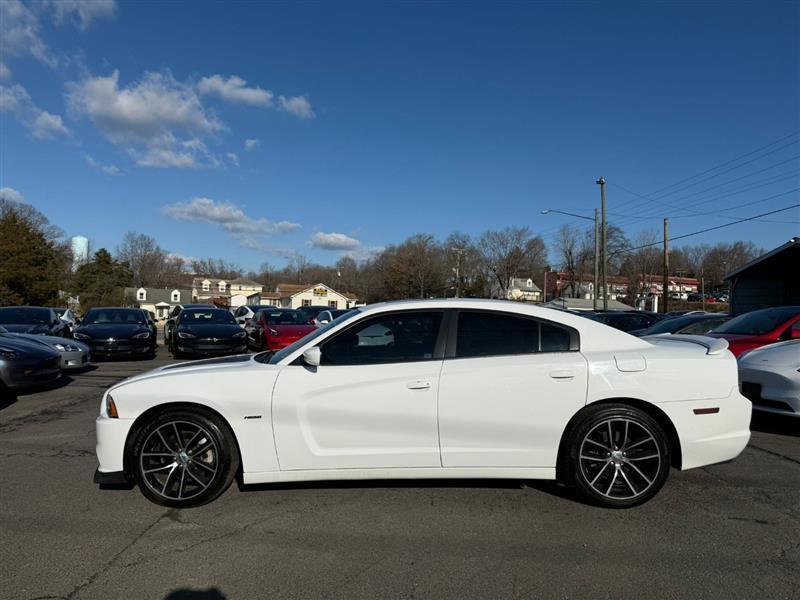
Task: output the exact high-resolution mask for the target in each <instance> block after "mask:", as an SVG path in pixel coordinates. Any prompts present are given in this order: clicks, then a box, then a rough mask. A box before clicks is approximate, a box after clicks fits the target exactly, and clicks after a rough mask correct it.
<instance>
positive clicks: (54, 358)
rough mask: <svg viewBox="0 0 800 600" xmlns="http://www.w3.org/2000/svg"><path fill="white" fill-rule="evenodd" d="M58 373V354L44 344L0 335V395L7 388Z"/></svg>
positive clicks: (37, 382)
mask: <svg viewBox="0 0 800 600" xmlns="http://www.w3.org/2000/svg"><path fill="white" fill-rule="evenodd" d="M60 376H61V354H59V353H58V352H57V351H56V350H54V349H52V348H49V347H48V346H46V345H44V344H38V343H36V342H31V341H27V340H25V339H23V338H16V337H14V336H11V335H1V336H0V398H3V397H4V396H5V395H6V394H8V393H9V391H10V390H16V389H19V388H25V387H31V386H36V385H41V384H43V383H49V382H51V381H55V380H56V379H58V378H59V377H60Z"/></svg>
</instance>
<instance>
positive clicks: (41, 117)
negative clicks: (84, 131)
mask: <svg viewBox="0 0 800 600" xmlns="http://www.w3.org/2000/svg"><path fill="white" fill-rule="evenodd" d="M32 131H33V137H35V138H38V139H40V140H43V139H47V138H52V137H55V136H57V135H69V129H67V127H66V125H64V121H62V120H61V116H60V115H54V114H51V113H49V112H47V111H46V110H43V111H41V112H40V113H39V114H38V115H37V116H36V118H35V119H34V120H33V126H32Z"/></svg>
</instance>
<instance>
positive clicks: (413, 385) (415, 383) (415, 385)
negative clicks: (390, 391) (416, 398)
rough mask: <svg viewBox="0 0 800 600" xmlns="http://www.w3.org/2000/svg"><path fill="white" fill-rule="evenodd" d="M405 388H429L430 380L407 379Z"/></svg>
mask: <svg viewBox="0 0 800 600" xmlns="http://www.w3.org/2000/svg"><path fill="white" fill-rule="evenodd" d="M406 388H408V389H409V390H429V389H431V382H430V381H422V380H417V381H409V382H408V383H407V384H406Z"/></svg>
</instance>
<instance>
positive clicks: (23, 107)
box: [0, 83, 70, 140]
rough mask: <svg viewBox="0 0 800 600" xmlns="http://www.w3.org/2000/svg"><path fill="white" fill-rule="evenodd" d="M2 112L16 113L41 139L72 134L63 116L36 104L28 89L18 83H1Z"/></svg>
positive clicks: (0, 108) (0, 106) (36, 136)
mask: <svg viewBox="0 0 800 600" xmlns="http://www.w3.org/2000/svg"><path fill="white" fill-rule="evenodd" d="M0 112H11V113H14V115H15V116H16V117H17V119H18V120H19V122H20V123H22V124H23V125H24V126H25V127H27V128H28V129H30V131H31V133H32V134H33V137H35V138H37V139H40V140H42V139H49V138H53V137H56V136H59V135H65V136H68V135H70V130H69V129H68V128H67V126H66V125H64V121H63V120H62V119H61V116H60V115H54V114H52V113H49V112H47V111H46V110H42V109H41V108H39V107H38V106H36V105H35V104H34V103H33V100H31V97H30V95H29V94H28V91H27V90H26V89H25V88H24V87H22V86H21V85H19V84H18V83H17V84H14V85H12V86H7V85H0Z"/></svg>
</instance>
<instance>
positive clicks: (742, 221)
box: [615, 204, 800, 254]
mask: <svg viewBox="0 0 800 600" xmlns="http://www.w3.org/2000/svg"><path fill="white" fill-rule="evenodd" d="M793 208H800V204H792V205H791V206H786V207H784V208H779V209H777V210H771V211H769V212H765V213H761V214H760V215H753V216H752V217H746V218H744V219H739V220H738V221H734V222H733V223H724V224H722V225H717V226H715V227H706V228H705V229H700V230H699V231H693V232H692V233H684V234H683V235H678V236H675V237H671V238H670V241H671V242H674V241H675V240H682V239H684V238H688V237H692V236H695V235H700V234H701V233H708V232H709V231H716V230H717V229H722V228H724V227H731V226H732V225H738V224H739V223H745V222H747V221H753V220H755V219H758V218H761V217H768V216H769V215H774V214H776V213H779V212H785V211H787V210H791V209H793ZM663 243H664V240H659V241H658V242H653V243H652V244H644V245H642V246H635V247H633V248H623V249H622V250H618V251H617V252H615V254H622V253H623V252H634V251H636V250H642V249H643V248H650V247H652V246H660V245H661V244H663Z"/></svg>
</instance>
